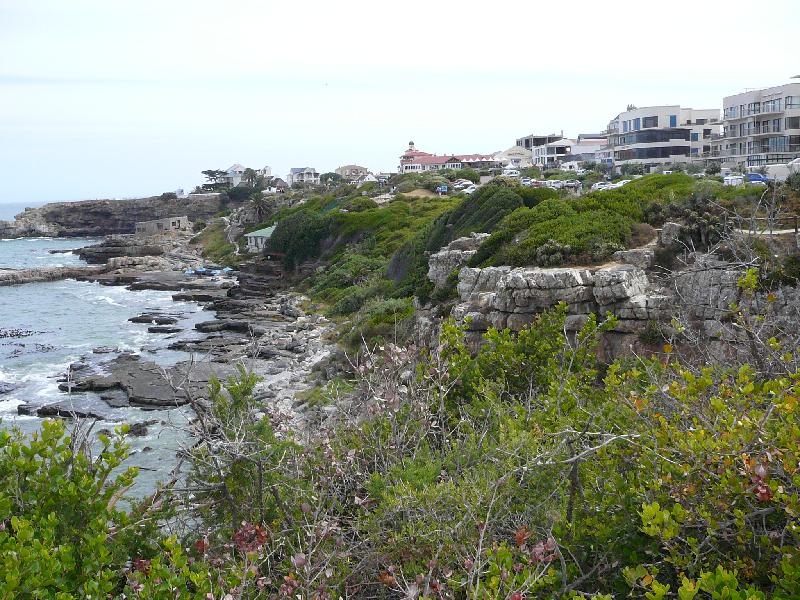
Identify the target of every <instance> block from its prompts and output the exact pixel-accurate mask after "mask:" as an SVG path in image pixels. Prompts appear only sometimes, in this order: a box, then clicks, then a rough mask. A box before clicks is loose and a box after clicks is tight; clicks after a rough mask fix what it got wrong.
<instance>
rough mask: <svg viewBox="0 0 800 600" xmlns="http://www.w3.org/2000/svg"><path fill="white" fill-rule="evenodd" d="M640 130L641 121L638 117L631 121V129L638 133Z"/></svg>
mask: <svg viewBox="0 0 800 600" xmlns="http://www.w3.org/2000/svg"><path fill="white" fill-rule="evenodd" d="M641 128H642V120H641V119H640V118H639V117H636V118H635V119H634V120H633V129H634V131H638V130H639V129H641Z"/></svg>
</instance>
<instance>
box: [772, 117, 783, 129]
mask: <svg viewBox="0 0 800 600" xmlns="http://www.w3.org/2000/svg"><path fill="white" fill-rule="evenodd" d="M780 130H781V120H780V119H772V131H773V132H775V131H780Z"/></svg>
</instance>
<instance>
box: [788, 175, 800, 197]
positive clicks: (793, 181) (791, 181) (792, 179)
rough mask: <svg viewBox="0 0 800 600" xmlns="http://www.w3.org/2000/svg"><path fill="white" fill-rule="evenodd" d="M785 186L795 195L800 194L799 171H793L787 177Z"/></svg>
mask: <svg viewBox="0 0 800 600" xmlns="http://www.w3.org/2000/svg"><path fill="white" fill-rule="evenodd" d="M786 185H788V186H789V189H790V190H792V191H793V192H795V193H796V194H800V171H795V172H794V173H792V174H791V175H789V176H788V177H787V178H786Z"/></svg>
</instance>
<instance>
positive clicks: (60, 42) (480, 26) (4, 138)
mask: <svg viewBox="0 0 800 600" xmlns="http://www.w3.org/2000/svg"><path fill="white" fill-rule="evenodd" d="M799 31H800V8H799V7H798V4H797V2H796V0H761V1H760V2H758V9H757V10H755V11H754V8H753V4H752V2H750V1H747V2H745V1H739V0H725V1H715V0H714V1H708V0H704V1H698V0H692V1H672V2H670V1H664V2H642V1H641V0H636V1H634V0H630V1H628V0H619V1H614V0H606V1H602V2H601V1H598V0H572V1H570V2H547V3H546V2H532V1H531V0H520V1H515V0H506V1H505V2H486V1H484V0H481V1H479V2H472V1H470V0H459V1H458V2H454V1H452V0H448V1H446V2H440V1H437V0H426V1H416V0H404V1H397V2H389V1H385V0H383V1H376V0H370V1H364V2H361V1H351V0H339V1H330V0H323V1H318V2H317V1H314V2H311V1H303V0H291V1H289V0H286V1H282V2H275V1H270V0H260V1H247V0H228V1H226V2H221V1H210V0H185V1H184V0H158V1H152V0H135V1H128V0H114V1H109V0H0V181H2V187H0V202H36V201H53V200H77V199H84V198H117V197H131V196H141V195H153V194H158V193H161V192H163V191H168V190H174V189H176V188H179V187H182V188H186V189H187V190H189V189H191V188H192V187H193V186H194V185H196V184H198V183H200V182H201V181H202V176H201V175H200V171H202V170H203V169H209V168H226V167H228V166H229V165H231V164H232V163H234V162H239V163H242V164H243V165H245V166H251V167H261V166H264V165H270V166H271V167H272V168H273V173H275V174H277V175H281V176H284V177H285V174H286V172H287V171H288V169H289V167H294V166H313V167H316V168H317V170H319V171H321V172H324V171H331V170H333V169H334V168H336V167H337V166H339V165H342V164H346V163H357V164H361V165H364V166H367V167H369V168H370V169H372V170H375V171H378V170H394V169H395V168H396V165H397V159H398V156H399V154H400V153H401V151H402V150H403V149H405V147H406V144H407V143H408V141H409V140H412V139H413V140H414V141H415V142H416V144H417V146H418V147H419V148H421V149H423V150H427V151H429V152H435V153H438V154H442V153H471V152H482V153H488V152H493V151H496V150H501V149H505V148H508V147H509V146H511V145H512V144H513V142H514V140H515V139H516V138H517V137H521V136H523V135H526V134H529V133H531V132H538V133H550V132H554V131H555V132H560V131H561V130H562V129H563V130H564V133H565V135H573V136H574V135H576V134H578V133H580V132H590V131H599V130H602V129H604V128H605V126H606V125H607V124H608V121H609V119H610V118H612V117H613V116H614V115H616V114H617V113H619V112H620V111H622V110H624V109H625V106H626V105H627V104H628V103H634V104H636V105H638V106H646V105H652V104H682V105H684V106H690V107H693V108H716V107H721V105H722V97H723V96H724V95H729V94H733V93H737V92H740V91H743V90H744V89H745V88H752V87H765V86H770V85H778V84H782V83H786V82H788V81H789V77H790V76H792V75H796V74H798V73H800V50H798V45H797V39H798V37H797V36H798V32H799Z"/></svg>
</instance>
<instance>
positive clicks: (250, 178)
mask: <svg viewBox="0 0 800 600" xmlns="http://www.w3.org/2000/svg"><path fill="white" fill-rule="evenodd" d="M242 181H244V182H245V183H246V184H247V185H249V186H250V187H255V186H256V183H257V181H258V173H256V172H255V171H254V170H253V169H251V168H250V167H247V168H246V169H245V170H244V173H242Z"/></svg>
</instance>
